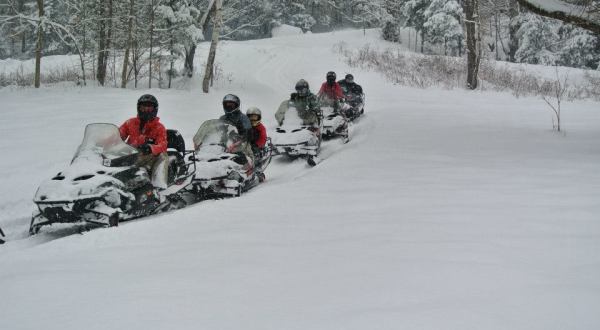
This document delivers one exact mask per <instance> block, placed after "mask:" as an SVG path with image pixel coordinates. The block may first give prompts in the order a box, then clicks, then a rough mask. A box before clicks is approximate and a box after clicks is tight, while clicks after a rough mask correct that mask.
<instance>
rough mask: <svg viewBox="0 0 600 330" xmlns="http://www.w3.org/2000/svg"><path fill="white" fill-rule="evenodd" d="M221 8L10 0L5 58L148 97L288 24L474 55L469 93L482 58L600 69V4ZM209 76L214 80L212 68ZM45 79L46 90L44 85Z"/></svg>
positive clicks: (3, 22) (358, 0) (394, 2)
mask: <svg viewBox="0 0 600 330" xmlns="http://www.w3.org/2000/svg"><path fill="white" fill-rule="evenodd" d="M214 3H215V1H214V0H177V1H176V0H83V1H78V0H36V1H33V0H6V3H5V4H0V59H2V58H15V59H27V58H36V61H38V62H39V63H38V65H39V66H42V65H43V64H42V63H41V62H42V61H43V56H48V55H63V54H77V55H78V56H79V57H80V61H81V66H80V72H79V73H77V77H78V78H77V80H78V83H81V84H85V83H86V75H87V74H89V76H88V77H87V78H92V79H94V80H95V81H96V83H97V84H98V85H101V86H114V87H121V88H126V87H128V86H129V87H133V88H137V87H139V84H140V82H141V81H142V80H143V81H144V82H145V81H146V80H147V84H145V86H147V87H149V88H152V87H160V88H171V86H172V81H173V79H174V78H176V77H188V78H190V77H192V76H193V75H194V74H195V72H196V71H195V70H196V68H195V66H194V58H195V55H196V48H197V45H198V44H199V43H200V42H210V43H211V54H212V55H211V56H209V57H210V58H208V59H197V62H199V63H204V65H205V64H206V63H207V62H213V65H214V62H215V61H216V62H217V63H218V55H216V57H215V55H214V54H215V52H216V53H218V52H217V49H216V47H217V42H218V40H247V39H256V38H267V37H270V36H271V30H272V28H273V27H276V26H279V25H282V24H287V25H292V26H295V27H298V28H300V29H301V30H302V31H303V32H305V33H307V32H313V33H318V32H325V31H332V30H335V29H340V28H377V27H379V28H381V35H382V38H384V39H386V40H389V41H392V42H397V43H402V44H404V46H405V47H406V48H408V49H410V50H414V51H416V52H420V53H423V54H431V55H444V56H453V57H463V56H466V58H467V59H468V60H469V63H471V64H470V65H468V66H467V68H465V70H468V71H469V77H472V78H469V80H468V82H467V83H466V85H467V86H469V87H470V88H476V86H477V83H476V82H475V80H476V78H475V77H476V67H477V63H478V62H479V61H480V60H481V58H493V59H495V60H501V61H510V62H520V63H531V64H544V65H561V66H571V67H579V68H588V69H597V68H598V64H599V63H600V42H599V40H598V31H597V30H596V27H595V26H597V24H598V3H599V1H594V0H581V1H575V0H573V1H571V0H552V1H551V3H552V4H553V5H554V6H553V7H545V6H538V5H537V3H538V2H536V1H529V0H378V1H367V0H296V1H292V0H222V1H221V4H222V5H221V10H220V11H219V13H220V15H219V16H220V17H219V19H217V20H216V19H215V17H216V16H217V15H216V13H217V11H216V10H212V9H213V7H214V6H213V5H214ZM561 6H562V7H561ZM556 8H559V9H560V8H566V9H565V11H563V12H561V11H557V10H556ZM569 8H570V9H573V10H571V11H568V10H567V9H569ZM556 18H557V19H558V20H557V19H556ZM217 22H218V23H219V24H216V23H217ZM571 23H572V24H571ZM178 61H179V63H182V65H181V64H180V65H177V64H176V63H178ZM86 68H87V70H88V71H90V72H86ZM201 70H202V72H203V73H204V74H205V77H207V78H208V80H210V79H211V78H214V77H213V76H211V75H212V73H213V72H212V71H213V69H212V68H211V69H210V70H208V69H207V68H206V67H202V68H201ZM36 71H37V73H36V75H35V77H34V79H33V80H34V81H33V82H32V84H33V85H35V86H36V87H37V86H39V85H40V81H41V78H42V77H40V76H39V75H40V73H39V71H40V70H39V68H38V70H36ZM204 89H206V88H204Z"/></svg>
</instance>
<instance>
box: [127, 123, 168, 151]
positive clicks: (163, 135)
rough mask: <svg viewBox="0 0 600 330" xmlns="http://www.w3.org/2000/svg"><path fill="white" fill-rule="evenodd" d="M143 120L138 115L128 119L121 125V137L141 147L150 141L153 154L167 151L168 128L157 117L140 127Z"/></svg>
mask: <svg viewBox="0 0 600 330" xmlns="http://www.w3.org/2000/svg"><path fill="white" fill-rule="evenodd" d="M140 124H141V121H140V119H139V118H138V117H133V118H130V119H128V120H127V121H125V122H124V123H123V125H121V127H119V133H121V139H123V141H125V142H127V144H129V145H131V146H132V147H136V148H137V147H139V146H141V145H142V144H144V143H150V144H151V145H150V148H151V149H152V154H153V155H158V154H161V153H163V152H166V151H167V130H166V129H165V127H164V126H163V124H161V123H160V121H159V118H158V117H156V118H154V119H152V120H150V121H149V122H147V123H146V124H144V127H143V128H140Z"/></svg>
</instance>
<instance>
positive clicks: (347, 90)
mask: <svg viewBox="0 0 600 330" xmlns="http://www.w3.org/2000/svg"><path fill="white" fill-rule="evenodd" d="M338 84H339V85H340V87H342V91H343V92H344V94H345V95H348V94H354V95H358V96H360V95H362V94H363V89H362V87H361V86H360V85H359V84H357V83H356V82H355V81H354V76H353V75H352V74H350V73H349V74H347V75H346V77H344V79H342V80H340V81H338Z"/></svg>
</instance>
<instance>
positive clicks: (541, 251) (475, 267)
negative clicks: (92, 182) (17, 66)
mask: <svg viewBox="0 0 600 330" xmlns="http://www.w3.org/2000/svg"><path fill="white" fill-rule="evenodd" d="M340 41H345V42H346V43H347V44H348V46H349V47H362V46H364V45H365V44H367V43H369V44H371V45H381V46H388V45H384V44H383V42H382V41H380V40H379V39H378V35H377V32H376V31H367V34H366V35H363V32H362V31H342V32H335V33H327V34H312V35H286V34H284V35H281V36H279V37H277V38H273V39H264V40H257V41H248V42H224V43H223V44H222V46H221V48H220V49H219V55H218V60H217V61H218V62H220V65H221V67H222V69H223V79H221V80H220V81H219V82H218V86H217V87H216V88H215V89H213V90H212V91H211V93H210V94H208V95H206V94H203V93H202V92H201V90H200V86H201V80H200V78H199V77H198V76H196V77H194V79H193V81H191V82H189V83H187V84H180V85H179V86H178V88H177V89H172V90H159V89H154V90H151V91H150V92H151V93H153V94H154V95H156V96H157V97H158V100H159V102H160V109H159V116H160V117H161V121H162V122H163V123H165V125H166V126H168V127H172V128H177V129H179V130H180V132H182V134H183V135H184V137H185V139H186V143H187V144H188V146H190V145H191V139H192V136H193V134H194V133H195V131H196V129H197V128H198V126H199V125H200V124H201V123H202V122H203V121H204V120H206V119H209V118H215V117H217V116H218V115H220V114H221V112H222V110H221V105H220V101H221V98H222V97H223V95H225V94H226V93H230V92H231V93H235V94H237V95H239V96H240V98H241V99H242V107H243V108H244V109H246V108H247V107H249V106H258V107H259V108H261V109H262V111H263V118H264V122H265V124H266V125H267V126H268V127H270V128H273V127H274V125H275V120H274V117H273V114H274V113H275V110H276V108H277V106H278V105H279V103H280V102H281V101H282V100H284V99H285V98H287V97H289V93H290V92H291V91H292V90H293V86H294V84H295V82H296V81H297V80H298V79H300V78H305V79H307V80H308V81H309V83H310V84H311V89H312V90H313V91H314V90H317V89H318V85H319V84H320V83H321V82H322V81H323V80H324V78H325V73H326V72H327V71H329V70H334V71H336V72H337V73H338V76H342V75H343V74H345V73H347V72H352V73H353V74H354V75H355V77H356V80H357V82H358V83H360V84H361V85H362V86H363V88H364V89H365V92H366V94H367V105H366V108H365V109H366V116H365V117H363V118H361V119H360V120H359V121H358V122H357V123H355V124H354V125H353V126H351V128H350V135H351V141H350V143H348V144H346V145H343V144H342V143H341V142H340V141H339V140H332V141H328V142H326V143H324V145H323V151H322V158H323V159H324V160H323V162H322V163H321V164H319V165H318V166H316V167H314V168H310V167H308V166H307V165H306V163H305V162H303V161H301V160H298V161H293V162H289V161H285V160H275V161H274V162H273V163H272V164H271V165H270V167H269V168H268V169H267V171H266V175H267V181H266V182H265V183H264V184H263V185H260V186H258V187H256V188H254V189H252V190H251V191H249V192H248V193H246V194H244V195H242V197H240V198H235V199H228V200H218V201H205V202H201V203H199V204H196V205H194V206H191V207H188V208H186V209H184V210H179V211H175V212H170V213H167V214H163V215H159V216H153V217H149V218H145V219H140V220H136V221H131V222H127V223H124V224H123V225H121V226H119V227H117V228H110V229H98V230H93V231H90V232H85V233H83V234H77V233H76V230H74V229H73V228H72V227H54V228H44V229H42V233H40V234H39V235H37V236H34V237H28V235H27V229H28V226H29V220H30V216H31V210H32V207H33V203H32V197H33V195H34V193H35V191H36V188H37V187H38V185H39V184H40V183H41V182H42V181H43V180H44V179H47V178H49V177H51V176H52V175H54V174H56V173H57V172H58V171H60V170H61V169H63V168H64V167H65V166H67V165H68V163H69V161H70V160H71V157H72V155H73V153H74V151H75V149H76V147H77V145H78V144H79V143H80V142H81V138H82V135H83V129H84V126H85V124H87V123H90V122H112V123H116V124H120V123H121V122H123V121H124V120H126V119H127V118H129V117H131V116H133V115H134V113H135V102H136V100H137V98H138V97H139V96H140V95H141V94H143V93H145V92H147V90H121V89H114V88H97V87H87V88H74V87H68V86H65V85H60V86H54V87H45V88H41V89H39V90H34V89H20V88H4V89H0V104H2V117H0V126H2V137H3V139H2V140H1V141H0V152H1V153H2V155H3V156H2V160H1V161H0V171H2V173H3V175H2V188H1V190H0V227H2V228H3V229H4V231H5V233H6V234H7V239H8V242H7V243H6V244H4V245H0V298H1V299H0V328H2V329H61V330H66V329H84V328H85V329H232V330H233V329H236V330H237V329H257V330H265V329H273V330H275V329H277V330H279V329H311V330H316V329H323V330H330V329H357V330H358V329H361V330H362V329H461V330H464V329H478V330H479V329H523V330H532V329H539V330H542V329H543V330H548V329H590V330H591V329H598V328H600V316H599V313H598V310H600V281H599V278H600V171H599V170H598V169H599V167H600V143H599V141H600V111H599V104H598V103H596V102H590V101H578V102H572V103H565V104H564V105H563V125H564V126H563V127H564V129H565V130H566V134H557V133H556V132H553V131H552V130H551V128H552V122H551V118H552V117H551V112H550V110H549V109H548V107H547V106H546V105H545V104H544V102H543V101H542V100H541V99H538V98H521V99H515V98H514V97H513V96H511V95H509V94H504V93H491V92H485V93H484V92H470V91H463V90H458V91H446V90H438V89H429V90H420V89H412V88H406V87H401V86H395V85H391V84H389V83H388V82H387V81H385V80H384V79H383V78H382V77H381V76H380V75H378V74H376V73H372V72H365V71H360V70H353V69H351V68H348V67H347V66H346V65H345V64H343V63H342V61H341V60H340V59H339V58H338V55H336V54H335V53H334V51H333V49H332V45H333V44H335V43H337V42H340ZM206 51H207V45H206V44H202V46H201V49H199V51H198V53H197V57H196V60H197V61H198V63H197V64H198V65H200V64H201V63H202V62H203V61H204V59H205V56H206ZM550 70H551V69H550Z"/></svg>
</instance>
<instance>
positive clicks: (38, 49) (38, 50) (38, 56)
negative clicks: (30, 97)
mask: <svg viewBox="0 0 600 330" xmlns="http://www.w3.org/2000/svg"><path fill="white" fill-rule="evenodd" d="M37 6H38V18H39V22H38V28H37V43H36V45H35V80H34V86H35V88H40V71H41V66H42V47H43V45H44V29H43V27H44V25H43V22H42V21H43V20H44V0H37Z"/></svg>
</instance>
